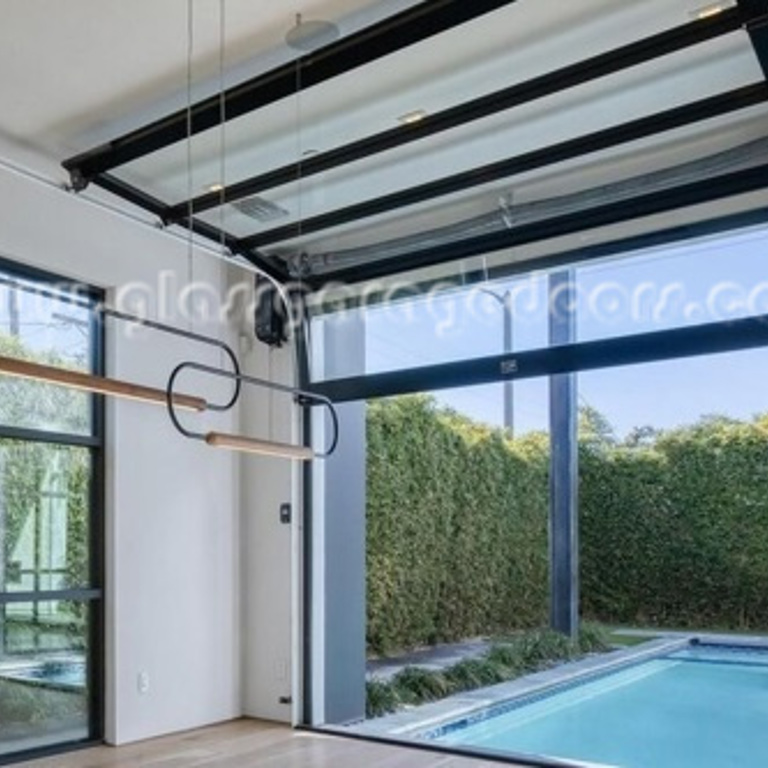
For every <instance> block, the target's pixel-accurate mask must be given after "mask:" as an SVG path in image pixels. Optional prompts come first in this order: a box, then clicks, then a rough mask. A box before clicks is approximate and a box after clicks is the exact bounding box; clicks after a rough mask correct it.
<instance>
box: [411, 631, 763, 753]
mask: <svg viewBox="0 0 768 768" xmlns="http://www.w3.org/2000/svg"><path fill="white" fill-rule="evenodd" d="M767 727H768V648H756V647H741V646H719V645H717V646H715V645H691V646H689V647H687V648H685V649H683V650H680V651H677V652H675V653H672V654H669V655H667V656H663V657H660V658H654V659H651V660H649V661H645V662H642V663H639V664H634V665H632V666H629V667H625V668H623V669H620V670H619V671H615V672H612V673H608V674H606V673H603V674H602V675H600V676H597V677H594V676H593V677H592V678H591V679H589V680H585V681H581V682H576V683H573V682H572V683H569V684H567V685H559V686H555V687H553V688H552V689H549V690H546V691H543V692H539V693H537V694H535V695H532V696H527V697H523V698H521V699H518V700H513V701H510V702H507V703H504V704H500V705H497V706H495V707H493V708H491V709H488V710H485V711H482V712H480V713H476V714H474V715H472V716H468V717H466V718H464V719H463V720H460V721H457V722H454V723H449V724H448V725H443V726H441V727H440V728H438V729H436V730H434V731H432V732H430V733H428V734H425V735H424V738H428V739H432V740H434V741H436V742H439V743H442V744H446V745H454V746H461V747H471V748H474V749H484V750H492V751H494V752H503V753H514V754H527V755H536V756H545V757H548V758H553V759H558V760H566V761H573V762H577V763H581V764H584V763H586V764H589V765H595V766H620V768H746V766H752V765H754V766H758V765H768V737H767V736H766V728H767Z"/></svg>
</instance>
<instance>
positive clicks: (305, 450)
mask: <svg viewBox="0 0 768 768" xmlns="http://www.w3.org/2000/svg"><path fill="white" fill-rule="evenodd" d="M187 370H189V371H198V372H199V373H204V374H208V375H210V376H218V377H220V378H224V379H231V380H233V381H237V382H239V383H241V384H250V385H252V386H254V387H261V388H262V389H269V390H272V391H275V392H284V393H286V394H289V395H292V396H293V397H294V400H295V401H296V402H297V403H298V404H299V405H303V406H315V405H320V406H323V407H324V408H325V409H326V410H327V411H328V415H329V416H330V418H331V424H332V426H333V436H332V438H331V441H330V444H329V445H328V447H327V448H326V450H325V451H323V452H322V453H317V452H315V451H314V449H312V448H310V447H309V446H303V445H294V444H291V443H279V442H273V441H271V440H262V439H260V438H255V437H248V436H246V435H232V434H228V433H224V432H196V431H193V430H191V429H187V428H186V427H185V426H184V425H183V424H182V423H181V421H180V420H179V417H178V415H177V413H176V405H177V403H176V398H177V395H176V393H175V391H174V388H175V385H176V380H177V379H178V377H179V375H180V374H181V373H182V372H183V371H187ZM166 405H167V407H168V415H169V416H170V419H171V422H172V423H173V426H174V427H176V429H177V431H178V432H180V433H181V434H182V435H184V437H188V438H190V439H192V440H201V441H202V442H204V443H206V444H207V445H210V446H213V447H216V448H228V449H230V450H233V451H244V452H247V453H258V454H262V455H265V456H279V457H281V458H288V459H299V460H300V461H310V460H312V459H325V458H328V457H329V456H331V454H333V452H334V451H335V450H336V447H337V446H338V444H339V416H338V413H337V412H336V408H335V407H334V405H333V403H332V402H331V400H329V399H328V398H327V397H325V396H323V395H318V394H315V393H314V392H307V391H305V390H301V389H296V388H295V387H289V386H286V385H284V384H277V383H275V382H272V381H267V380H266V379H257V378H255V377H253V376H246V375H245V374H243V373H240V372H239V371H238V372H232V371H225V370H222V369H221V368H214V367H212V366H210V365H202V364H200V363H193V362H186V363H181V364H180V365H177V366H176V368H174V370H173V373H171V376H170V378H169V379H168V387H167V390H166Z"/></svg>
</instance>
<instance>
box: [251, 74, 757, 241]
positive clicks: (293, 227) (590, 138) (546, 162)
mask: <svg viewBox="0 0 768 768" xmlns="http://www.w3.org/2000/svg"><path fill="white" fill-rule="evenodd" d="M766 101H768V84H766V83H765V82H760V83H757V84H755V85H749V86H745V87H743V88H737V89H735V90H732V91H728V92H727V93H723V94H720V95H718V96H712V97H710V98H706V99H701V100H699V101H695V102H691V103H690V104H685V105H683V106H681V107H676V108H674V109H670V110H667V111H665V112H659V113H657V114H655V115H651V116H650V117H644V118H640V119H638V120H632V121H630V122H628V123H623V124H621V125H617V126H614V127H612V128H607V129H604V130H601V131H596V132H595V133H590V134H587V135H586V136H580V137H579V138H576V139H570V140H569V141H564V142H561V143H559V144H553V145H551V146H549V147H545V148H543V149H537V150H533V151H531V152H526V153H524V154H522V155H517V156H514V157H510V158H507V159H505V160H500V161H498V162H495V163H490V164H488V165H485V166H482V167H480V168H473V169H472V170H470V171H464V172H462V173H457V174H454V175H452V176H447V177H445V178H442V179H438V180H436V181H432V182H428V183H426V184H420V185H418V186H415V187H411V188H409V189H404V190H400V191H398V192H393V193H391V194H389V195H383V196H381V197H377V198H373V199H371V200H366V201H364V202H362V203H356V204H355V205H350V206H347V207H345V208H339V209H337V210H335V211H331V212H329V213H325V214H321V215H319V216H313V217H310V218H308V219H304V220H303V221H301V222H297V223H295V224H288V225H285V226H282V227H275V228H273V229H269V230H267V231H265V232H261V233H259V234H257V235H253V236H250V237H246V238H242V239H241V240H240V245H241V247H244V248H259V247H262V246H264V245H269V244H272V243H277V242H281V241H284V240H287V239H290V238H293V237H298V236H299V235H307V234H311V233H313V232H320V231H322V230H325V229H330V228H331V227H336V226H339V225H341V224H347V223H349V222H352V221H358V220H360V219H363V218H367V217H370V216H376V215H378V214H381V213H386V212H388V211H392V210H397V209H398V208H404V207H406V206H409V205H415V204H417V203H421V202H424V201H426V200H432V199H434V198H436V197H442V196H444V195H449V194H453V193H455V192H460V191H462V190H466V189H470V188H472V187H476V186H481V185H484V184H489V183H491V182H493V181H498V180H500V179H505V178H509V177H511V176H515V175H517V174H521V173H525V172H527V171H532V170H536V169H539V168H545V167H547V166H550V165H556V164H557V163H561V162H564V161H566V160H572V159H574V158H577V157H583V156H585V155H589V154H594V153H596V152H600V151H602V150H605V149H610V148H611V147H618V146H621V145H622V144H627V143H629V142H632V141H637V140H638V139H642V138H647V137H649V136H654V135H657V134H660V133H665V132H667V131H671V130H674V129H675V128H681V127H683V126H685V125H691V124H693V123H698V122H701V121H703V120H709V119H712V118H714V117H719V116H722V115H726V114H728V113H730V112H735V111H738V110H740V109H746V108H748V107H753V106H755V105H757V104H762V103H765V102H766Z"/></svg>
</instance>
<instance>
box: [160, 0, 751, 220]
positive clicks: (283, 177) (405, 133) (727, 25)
mask: <svg viewBox="0 0 768 768" xmlns="http://www.w3.org/2000/svg"><path fill="white" fill-rule="evenodd" d="M749 18H751V16H750V15H749V14H747V13H745V12H743V11H741V10H740V9H739V8H730V9H728V10H727V11H724V12H723V13H721V14H718V15H717V16H713V17H711V18H707V19H702V20H698V21H694V22H689V23H687V24H684V25H681V26H679V27H676V28H674V29H671V30H668V31H666V32H661V33H659V34H656V35H652V36H650V37H647V38H644V39H642V40H639V41H637V42H634V43H630V44H629V45H625V46H622V47H620V48H616V49H614V50H612V51H608V52H606V53H602V54H599V55H597V56H594V57H591V58H589V59H585V60H584V61H581V62H578V63H575V64H571V65H569V66H567V67H563V68H561V69H557V70H555V71H553V72H550V73H547V74H545V75H540V76H539V77H535V78H533V79H531V80H527V81H525V82H522V83H517V84H515V85H512V86H509V87H508V88H504V89H502V90H499V91H495V92H493V93H489V94H486V95H484V96H480V97H479V98H476V99H472V100H470V101H467V102H465V103H463V104H459V105H457V106H455V107H451V108H449V109H446V110H443V111H442V112H438V113H436V114H433V115H427V116H426V117H424V118H423V119H421V120H419V121H418V122H417V123H413V124H410V125H404V126H397V127H396V128H391V129H389V130H386V131H382V132H380V133H377V134H374V135H372V136H367V137H366V138H363V139H360V140H358V141H354V142H351V143H349V144H346V145H345V146H342V147H338V148H336V149H333V150H330V151H328V152H323V153H321V154H318V155H315V156H313V157H309V158H306V159H303V160H302V161H301V162H298V163H290V164H288V165H284V166H282V167H281V168H277V169H274V170H271V171H267V172H265V173H262V174H260V175H258V176H253V177H252V178H249V179H245V180H243V181H240V182H237V183H235V184H230V185H228V186H227V187H226V188H225V189H223V190H221V191H218V192H215V193H207V194H203V195H199V196H197V197H195V198H193V199H192V200H191V201H190V200H187V201H184V202H182V203H179V204H178V205H174V206H173V207H171V208H170V209H169V210H168V211H167V213H166V219H165V220H166V221H167V222H179V221H183V220H184V219H185V218H186V217H187V216H188V215H189V211H190V210H193V211H194V212H196V213H200V212H202V211H206V210H210V209H211V208H216V207H218V206H219V205H221V204H222V202H234V201H236V200H241V199H243V198H245V197H249V196H251V195H255V194H258V193H260V192H264V191H266V190H268V189H273V188H275V187H279V186H281V185H284V184H289V183H291V182H294V181H296V179H297V178H302V179H306V178H309V177H311V176H315V175H317V174H319V173H323V172H325V171H328V170H331V169H333V168H339V167H341V166H344V165H348V164H350V163H353V162H355V161H357V160H364V159H366V158H368V157H371V156H373V155H377V154H380V153H382V152H386V151H389V150H392V149H396V148H397V147H402V146H405V145H407V144H411V143H413V142H416V141H421V140H423V139H426V138H429V137H430V136H435V135H438V134H440V133H443V132H445V131H449V130H451V129H453V128H458V127H460V126H463V125H467V124H470V123H472V122H476V121H478V120H482V119H483V118H487V117H491V116H492V115H495V114H499V113H500V112H505V111H507V110H510V109H513V108H515V107H520V106H522V105H523V104H529V103H531V102H534V101H538V100H540V99H543V98H546V97H548V96H552V95H555V94H558V93H562V92H563V91H566V90H569V89H571V88H576V87H577V86H580V85H584V84H585V83H589V82H592V81H594V80H598V79H600V78H603V77H607V76H608V75H612V74H616V73H617V72H621V71H624V70H627V69H630V68H632V67H636V66H638V65H640V64H645V63H647V62H649V61H653V60H655V59H658V58H661V57H662V56H667V55H669V54H672V53H677V52H679V51H682V50H685V49H686V48H691V47H693V46H696V45H701V44H702V43H705V42H707V41H709V40H713V39H716V38H718V37H722V36H724V35H727V34H730V33H732V32H735V31H737V30H739V29H742V28H743V27H744V26H745V24H746V23H747V20H748V19H749Z"/></svg>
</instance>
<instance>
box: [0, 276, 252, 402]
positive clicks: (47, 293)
mask: <svg viewBox="0 0 768 768" xmlns="http://www.w3.org/2000/svg"><path fill="white" fill-rule="evenodd" d="M0 285H4V286H5V287H6V288H8V289H11V290H15V291H24V292H25V293H31V294H33V295H35V296H41V297H43V298H48V299H52V300H54V301H59V302H61V303H63V304H69V305H72V306H76V307H81V308H82V309H86V310H88V311H89V312H93V313H94V314H95V315H96V316H97V317H99V318H100V319H101V320H102V321H103V319H104V318H105V317H111V318H112V319H113V320H119V321H121V322H125V323H131V324H132V325H140V326H142V327H144V328H149V329H150V330H153V331H159V332H160V333H166V334H169V335H171V336H178V337H179V338H182V339H187V340H189V341H194V342H196V343H198V344H207V345H208V346H212V347H216V348H217V349H220V350H221V351H222V352H224V354H225V355H226V356H227V357H228V358H229V360H230V362H231V364H232V371H233V372H234V373H235V374H237V376H239V374H240V362H239V361H238V359H237V355H236V354H235V353H234V351H233V349H232V347H230V346H229V344H227V343H226V342H224V341H221V340H220V339H216V338H214V337H212V336H204V335H203V334H201V333H195V332H194V331H186V330H184V329H183V328H176V327H175V326H172V325H166V324H165V323H160V322H158V321H156V320H149V319H147V318H144V317H139V316H138V315H131V314H129V313H127V312H121V311H120V310H117V309H113V308H112V307H108V306H106V305H104V304H101V303H97V302H96V301H95V300H88V299H84V298H82V297H81V296H80V295H68V294H66V293H59V292H56V291H52V290H47V289H45V288H42V287H40V286H38V285H28V284H26V283H21V282H19V281H17V280H13V279H11V278H7V277H4V276H2V275H0ZM12 367H13V366H11V365H10V363H9V364H8V366H6V368H7V370H4V371H3V372H5V373H9V374H10V373H11V370H10V368H12ZM57 370H58V369H52V371H49V372H47V374H46V375H45V376H27V378H43V379H46V380H49V381H51V382H52V383H58V384H62V385H65V386H70V387H74V384H73V383H72V379H71V376H69V377H63V378H61V377H60V376H59V374H58V373H57ZM62 370H64V369H62ZM38 373H39V372H38ZM12 375H21V374H19V373H16V374H12ZM89 376H90V378H91V382H90V383H89V386H88V387H85V386H80V387H79V388H80V389H88V390H89V391H93V392H96V393H97V394H106V395H114V396H116V397H129V395H128V393H127V389H129V388H133V395H131V396H130V397H132V399H135V400H144V401H146V402H153V403H161V404H162V403H164V402H165V400H166V396H165V393H164V392H163V390H159V389H158V390H155V389H152V388H150V387H143V386H142V385H138V384H132V383H129V382H119V381H116V380H110V379H105V378H104V377H96V376H92V375H90V374H89ZM237 376H235V377H233V378H234V381H235V388H234V391H233V393H232V397H231V398H230V399H229V400H228V401H227V402H226V403H224V404H218V403H208V402H203V401H201V400H199V399H198V398H190V397H188V396H186V395H181V396H179V395H177V396H176V403H177V405H179V406H180V407H185V404H186V407H188V408H190V409H192V410H197V411H203V410H206V411H228V410H230V409H231V408H232V407H234V405H235V403H237V401H238V399H239V398H240V390H241V386H242V385H241V381H240V379H239V378H237ZM84 381H85V380H84V379H83V380H81V381H80V383H81V384H82V383H83V382H84ZM104 382H106V384H105V383H104ZM97 386H98V387H100V389H97V388H96V387H97ZM118 390H119V391H118ZM138 391H141V393H142V395H143V396H142V397H136V396H135V394H136V393H137V392H138ZM144 395H145V396H144ZM179 398H181V399H179Z"/></svg>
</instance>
